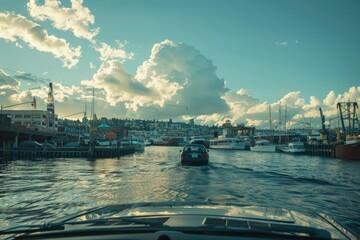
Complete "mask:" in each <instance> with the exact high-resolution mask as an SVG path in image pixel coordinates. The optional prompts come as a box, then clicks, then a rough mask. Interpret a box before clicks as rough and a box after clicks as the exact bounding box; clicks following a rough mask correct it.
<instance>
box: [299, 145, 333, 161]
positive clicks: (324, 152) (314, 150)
mask: <svg viewBox="0 0 360 240" xmlns="http://www.w3.org/2000/svg"><path fill="white" fill-rule="evenodd" d="M335 148H336V144H305V151H306V154H307V155H310V156H320V157H331V158H334V157H336V155H335Z"/></svg>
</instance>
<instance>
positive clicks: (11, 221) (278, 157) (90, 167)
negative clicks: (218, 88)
mask: <svg viewBox="0 0 360 240" xmlns="http://www.w3.org/2000/svg"><path fill="white" fill-rule="evenodd" d="M179 150H180V148H178V147H154V146H151V147H147V148H146V150H145V152H143V153H136V154H133V155H129V156H124V157H121V158H120V159H99V160H95V161H88V160H86V159H55V160H54V159H51V160H50V159H49V160H32V161H24V160H18V161H8V162H0V229H3V228H8V227H11V226H15V225H17V224H30V223H42V222H44V221H49V220H53V219H54V218H58V217H61V216H64V215H66V214H69V213H74V212H77V211H80V210H83V209H87V208H90V207H95V206H103V205H107V204H115V203H131V202H151V201H156V202H158V201H187V200H189V201H204V200H205V199H207V198H210V199H213V200H216V201H237V202H239V203H246V204H266V205H276V206H284V207H291V208H294V207H295V208H302V207H304V208H311V209H315V210H317V211H321V212H324V213H327V214H329V215H330V216H332V217H334V218H335V219H337V220H339V221H340V222H342V223H343V224H344V225H346V226H348V227H350V228H351V229H352V230H354V231H356V232H357V233H360V230H359V229H360V162H356V161H348V160H341V159H331V158H321V157H314V156H292V155H286V154H280V153H254V152H249V151H222V150H210V162H211V163H210V165H209V166H204V167H181V166H180V164H179Z"/></svg>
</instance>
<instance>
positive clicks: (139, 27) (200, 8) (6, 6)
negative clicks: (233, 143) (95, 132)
mask: <svg viewBox="0 0 360 240" xmlns="http://www.w3.org/2000/svg"><path fill="white" fill-rule="evenodd" d="M60 2H61V4H58V3H57V2H54V1H47V0H45V1H35V0H29V1H25V0H18V1H11V0H3V1H2V2H1V4H0V30H1V31H0V52H1V53H2V54H1V57H0V69H1V71H0V74H1V75H0V84H1V85H2V87H1V89H0V90H1V91H2V94H0V100H1V102H2V104H3V105H11V104H15V103H18V102H21V101H26V99H31V97H32V96H35V97H37V98H38V101H39V108H43V109H45V102H46V96H47V93H46V91H47V88H46V86H47V84H48V82H50V81H51V82H53V83H54V91H55V94H56V95H55V99H56V102H55V107H56V110H57V113H58V114H59V116H60V117H61V116H64V115H67V114H71V113H74V112H79V111H81V110H82V109H83V108H84V101H85V100H84V99H85V98H87V99H88V97H89V96H90V94H91V93H89V90H88V89H89V88H92V87H95V88H96V93H97V94H96V97H97V99H96V104H97V105H96V113H97V115H98V116H106V117H119V118H145V119H155V118H156V119H169V118H173V119H174V120H179V121H186V120H188V119H189V118H195V120H196V122H197V123H203V124H214V123H215V124H216V123H221V122H223V121H224V120H225V119H230V120H231V121H232V122H233V123H245V124H247V125H255V126H259V127H260V126H262V127H266V126H268V125H269V119H268V115H269V114H268V106H269V105H270V106H271V108H272V111H273V112H274V113H273V114H274V115H275V114H277V113H276V112H277V111H278V109H279V107H280V106H281V107H284V106H285V105H286V106H287V108H288V113H289V116H288V119H291V118H293V119H297V120H301V121H308V120H309V119H310V118H318V117H319V113H318V108H319V107H322V108H323V109H324V110H325V114H326V115H327V116H336V107H335V105H336V103H337V102H339V101H348V100H350V101H357V102H359V99H360V45H359V42H360V14H358V13H359V12H360V2H359V1H349V0H345V1H340V0H338V1H332V0H315V1H296V0H292V1H281V0H276V1H271V0H269V1H265V0H255V1H240V0H239V1H235V0H221V1H220V0H206V1H205V0H197V1H190V0H181V1H178V0H176V1H165V0H154V1H145V0H132V1H130V0H121V1H115V0H112V1H110V0H107V1H86V0H84V1H80V0H73V1H60ZM33 87H40V88H39V89H35V90H30V91H29V90H28V89H30V88H33ZM184 106H186V107H187V108H185V107H184ZM80 117H81V116H79V118H80ZM274 121H275V120H274ZM314 122H316V121H314Z"/></svg>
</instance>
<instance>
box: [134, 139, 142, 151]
mask: <svg viewBox="0 0 360 240" xmlns="http://www.w3.org/2000/svg"><path fill="white" fill-rule="evenodd" d="M131 145H132V146H133V147H135V151H136V152H141V151H144V150H145V142H144V140H142V139H131Z"/></svg>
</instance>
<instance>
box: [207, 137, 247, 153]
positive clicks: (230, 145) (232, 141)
mask: <svg viewBox="0 0 360 240" xmlns="http://www.w3.org/2000/svg"><path fill="white" fill-rule="evenodd" d="M246 144H247V142H246V141H243V140H242V139H240V138H236V137H219V138H215V139H211V140H210V148H211V149H226V150H244V149H245V147H246Z"/></svg>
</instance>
